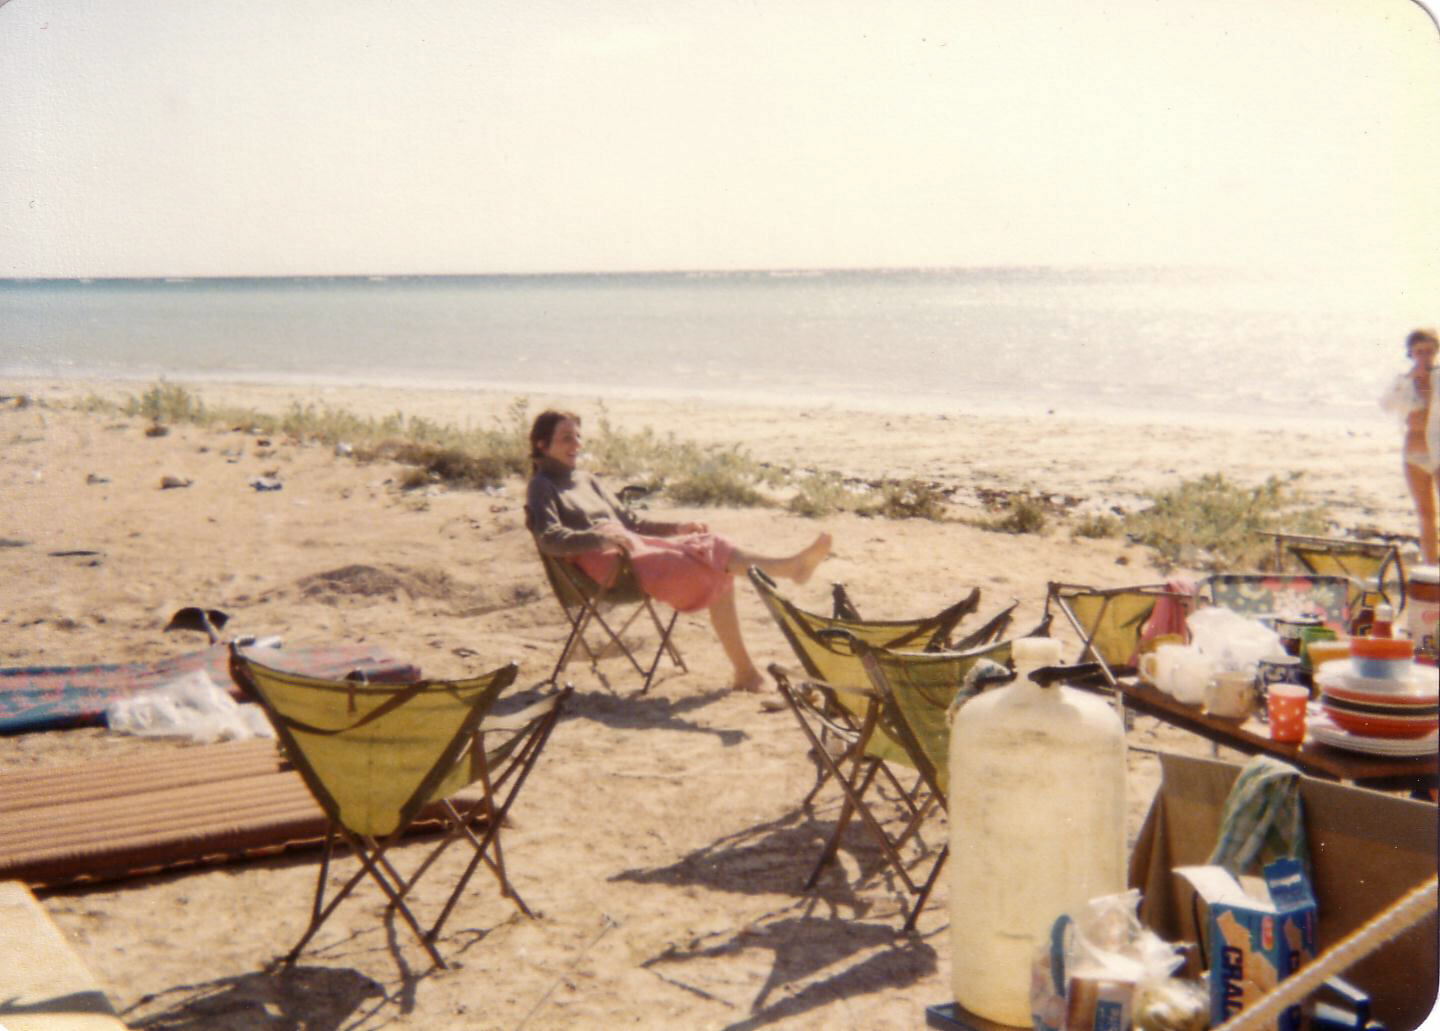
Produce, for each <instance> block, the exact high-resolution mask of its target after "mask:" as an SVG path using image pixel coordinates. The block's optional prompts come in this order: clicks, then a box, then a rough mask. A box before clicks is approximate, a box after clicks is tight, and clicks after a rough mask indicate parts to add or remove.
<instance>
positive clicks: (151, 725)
mask: <svg viewBox="0 0 1440 1031" xmlns="http://www.w3.org/2000/svg"><path fill="white" fill-rule="evenodd" d="M105 722H106V724H107V725H108V726H109V727H110V729H111V730H113V731H115V732H116V733H119V734H135V735H138V736H141V737H188V738H190V740H192V741H195V742H197V743H199V744H211V743H213V742H216V741H243V740H245V739H246V738H252V737H274V736H275V730H274V728H272V727H271V726H270V721H269V720H267V719H266V718H265V713H264V712H262V711H261V709H260V707H259V706H258V705H241V704H239V703H238V702H236V701H235V699H233V698H231V697H230V695H229V694H227V693H226V692H225V691H223V690H222V689H221V688H219V687H217V686H216V684H215V682H214V681H212V680H211V679H210V677H209V676H208V675H207V674H206V673H205V671H204V670H196V671H195V672H193V673H187V674H185V676H183V677H180V678H178V679H176V680H172V681H170V683H168V684H164V685H162V686H160V687H157V688H155V689H154V690H152V691H142V692H140V693H139V694H136V695H134V696H132V697H130V698H122V699H120V700H119V701H116V702H112V703H111V704H110V705H109V706H107V707H106V709H105Z"/></svg>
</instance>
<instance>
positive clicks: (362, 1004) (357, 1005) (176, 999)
mask: <svg viewBox="0 0 1440 1031" xmlns="http://www.w3.org/2000/svg"><path fill="white" fill-rule="evenodd" d="M383 926H384V935H385V942H384V944H379V943H376V944H373V945H371V944H366V943H365V942H364V939H368V938H371V937H373V936H374V935H375V934H376V933H377V929H376V928H375V927H373V926H371V927H367V928H366V929H365V930H363V931H356V932H353V933H351V934H350V935H348V936H346V937H345V938H343V939H340V940H337V941H331V942H326V943H324V944H322V945H321V946H320V947H319V948H315V949H312V950H311V955H312V956H314V957H315V958H316V959H321V960H324V959H326V958H327V957H328V958H329V959H330V961H332V962H334V963H337V964H339V963H344V962H346V961H347V958H350V959H351V961H353V957H354V956H355V955H356V954H357V952H364V951H369V952H381V951H383V952H386V953H388V954H389V956H390V958H391V959H392V960H393V962H394V964H395V966H396V968H397V970H398V972H399V976H398V979H397V980H398V984H397V985H396V987H395V988H394V989H393V990H389V991H387V989H386V988H385V987H384V986H382V985H381V984H380V983H378V982H377V981H375V980H374V979H373V978H370V977H367V976H365V975H364V974H362V973H360V972H359V971H358V970H355V969H353V968H350V967H344V966H338V965H337V966H304V965H296V966H292V967H286V966H284V965H283V963H282V957H280V956H277V957H276V958H275V959H274V960H272V961H271V962H270V963H269V964H268V965H267V966H266V968H265V969H264V970H257V971H255V972H253V973H249V974H241V975H239V976H236V977H221V978H217V979H215V980H214V981H207V982H202V983H200V984H187V985H176V986H175V987H173V988H170V989H167V990H166V991H164V992H160V993H157V994H155V995H149V996H146V997H145V998H143V999H141V1000H140V1001H139V1002H138V1003H136V1004H135V1005H134V1006H132V1007H131V1008H130V1009H129V1010H127V1011H126V1012H124V1013H121V1014H120V1017H121V1019H122V1020H125V1021H126V1024H127V1026H128V1027H130V1028H133V1029H134V1031H242V1029H243V1031H248V1029H250V1028H257V1027H303V1028H305V1029H306V1031H342V1029H343V1031H361V1029H365V1031H375V1029H378V1028H382V1027H385V1026H386V1025H388V1024H391V1023H393V1022H395V1021H396V1020H400V1019H402V1018H404V1017H405V1016H406V1015H408V1014H411V1013H413V1012H414V1010H415V1007H416V1001H417V989H418V987H419V985H420V982H422V981H424V980H425V979H426V978H427V977H430V976H433V975H434V974H436V973H438V972H439V971H437V969H436V968H434V967H431V966H430V965H429V964H428V963H422V964H421V966H420V969H419V972H418V973H417V972H416V970H415V969H412V967H411V966H410V964H409V963H408V962H407V961H406V958H405V954H404V950H403V948H402V945H401V942H402V940H403V941H405V942H406V945H407V946H408V945H409V939H408V938H405V936H404V935H402V934H401V933H400V932H401V930H402V929H401V928H399V927H398V926H397V924H396V920H395V911H394V908H393V907H392V908H391V909H390V910H388V911H387V912H386V914H385V918H384V920H383ZM488 933H489V929H484V930H480V929H460V928H456V929H454V930H451V931H450V932H449V933H448V934H447V935H446V941H447V943H449V944H450V946H451V949H452V951H453V952H454V953H455V955H457V956H459V955H463V954H464V953H465V952H466V951H468V950H469V949H470V948H472V947H473V946H475V945H477V944H478V943H479V942H480V941H481V940H483V939H484V938H485V936H486V935H487V934H488ZM457 942H458V943H459V944H458V947H457V945H456V943H457ZM157 1005H162V1006H164V1007H165V1008H164V1009H162V1010H159V1011H158V1012H156V1011H155V1007H156V1006H157ZM142 1009H143V1010H144V1011H145V1012H146V1014H147V1015H145V1016H143V1017H136V1016H134V1015H133V1013H134V1011H136V1010H142Z"/></svg>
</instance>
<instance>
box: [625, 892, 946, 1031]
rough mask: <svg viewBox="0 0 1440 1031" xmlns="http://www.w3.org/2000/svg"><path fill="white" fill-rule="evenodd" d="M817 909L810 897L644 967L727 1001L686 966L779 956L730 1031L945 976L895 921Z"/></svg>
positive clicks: (929, 950) (926, 948)
mask: <svg viewBox="0 0 1440 1031" xmlns="http://www.w3.org/2000/svg"><path fill="white" fill-rule="evenodd" d="M816 904H817V900H816V899H814V898H809V899H806V900H804V901H803V902H799V903H796V904H794V905H792V906H787V907H786V908H785V909H784V910H781V911H780V912H778V913H773V914H770V915H769V916H767V917H765V918H762V919H761V920H759V921H756V922H753V923H750V924H747V925H746V926H745V927H741V928H737V929H734V930H732V931H726V932H723V933H720V934H714V935H709V936H707V937H705V938H701V939H699V940H697V941H695V942H692V943H691V944H690V945H688V946H686V947H676V946H671V947H669V948H667V949H665V950H664V951H662V952H661V953H659V954H658V955H656V956H654V957H652V958H650V959H648V960H645V961H644V962H643V963H641V964H640V966H641V967H642V968H643V969H645V970H648V971H650V972H651V973H653V974H655V975H656V976H657V977H659V978H661V979H662V980H664V981H665V982H666V983H668V984H671V985H673V986H674V987H677V988H680V989H682V990H684V991H688V992H691V993H693V994H695V995H698V996H700V997H702V998H706V999H710V1000H712V1001H720V1002H726V1001H727V1000H725V999H723V998H720V997H719V996H717V995H715V994H712V993H710V992H708V991H706V990H705V988H704V987H702V986H701V985H697V984H694V983H689V982H688V981H687V977H689V978H690V979H691V980H700V978H697V977H695V974H699V973H701V971H699V970H696V971H695V974H690V973H687V970H686V968H685V967H684V966H683V965H684V964H691V963H704V961H706V960H710V959H720V958H727V957H735V956H738V955H740V954H742V953H744V952H747V951H751V950H757V949H767V950H769V951H770V952H772V953H773V959H772V961H771V963H770V971H769V973H768V975H767V976H766V978H765V982H764V984H762V985H761V986H760V989H759V990H758V991H757V992H756V993H755V996H754V998H753V999H752V1000H751V1002H750V1013H749V1015H748V1016H746V1017H743V1018H741V1019H739V1020H736V1021H733V1022H732V1023H729V1024H727V1025H725V1027H726V1031H741V1029H745V1028H759V1027H764V1026H765V1025H767V1024H772V1023H775V1022H776V1021H780V1020H788V1019H791V1018H794V1017H796V1016H799V1015H800V1014H803V1013H806V1012H808V1011H810V1010H814V1009H818V1008H820V1007H824V1006H829V1005H832V1004H834V1003H835V1002H837V1001H839V1000H841V999H846V998H850V997H853V996H860V995H867V994H870V993H872V992H876V991H879V990H881V989H885V988H903V987H904V986H906V985H909V984H914V983H916V982H918V981H921V980H923V979H924V978H926V977H929V976H930V975H931V974H933V973H934V972H935V971H936V969H938V966H939V959H938V955H937V953H936V951H935V948H934V947H933V946H932V945H930V944H929V943H928V942H925V941H923V940H920V939H919V938H916V937H913V936H901V935H899V934H897V933H896V931H895V927H894V925H893V921H886V922H885V923H878V924H877V923H865V922H861V921H857V920H853V919H848V918H845V917H838V916H834V915H832V916H829V917H816V916H812V915H811V913H810V912H809V911H810V910H811V909H813V908H814V906H815V905H816ZM847 961H850V962H847ZM832 968H838V969H834V972H833V973H831V974H830V975H829V976H827V977H824V978H821V979H820V980H813V981H809V983H807V984H805V985H804V987H802V988H800V989H799V990H798V991H796V992H794V993H793V994H786V995H785V996H784V997H783V998H781V999H780V1000H778V1001H775V1002H771V1001H770V996H771V995H772V994H774V993H775V992H776V991H778V990H781V989H784V988H785V987H786V986H788V985H793V984H797V983H800V982H805V981H807V980H808V979H810V978H812V977H814V976H815V975H816V974H818V973H820V972H821V971H824V970H827V969H832ZM725 983H726V985H727V986H728V985H730V984H733V980H731V978H729V977H727V978H726V979H725Z"/></svg>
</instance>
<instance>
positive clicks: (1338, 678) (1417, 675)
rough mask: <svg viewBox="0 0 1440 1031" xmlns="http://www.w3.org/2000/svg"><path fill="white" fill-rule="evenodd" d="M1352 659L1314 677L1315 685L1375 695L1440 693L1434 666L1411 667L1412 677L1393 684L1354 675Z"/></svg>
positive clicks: (1338, 661) (1325, 668) (1329, 665)
mask: <svg viewBox="0 0 1440 1031" xmlns="http://www.w3.org/2000/svg"><path fill="white" fill-rule="evenodd" d="M1353 661H1354V660H1352V659H1335V660H1333V661H1331V662H1327V663H1325V664H1324V665H1323V666H1321V667H1320V672H1318V673H1316V674H1315V683H1317V684H1319V685H1320V686H1321V687H1324V686H1325V685H1326V684H1334V685H1335V686H1336V687H1342V688H1348V689H1349V690H1351V691H1368V692H1372V693H1375V694H1423V695H1433V694H1436V693H1440V673H1437V671H1436V669H1435V667H1433V666H1422V665H1420V664H1419V663H1418V662H1416V663H1411V665H1410V676H1409V677H1407V678H1405V679H1403V680H1400V679H1397V680H1390V679H1387V678H1381V677H1362V676H1361V675H1360V674H1359V673H1356V672H1355V667H1354V665H1353Z"/></svg>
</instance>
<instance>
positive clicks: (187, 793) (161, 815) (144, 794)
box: [0, 740, 483, 888]
mask: <svg viewBox="0 0 1440 1031" xmlns="http://www.w3.org/2000/svg"><path fill="white" fill-rule="evenodd" d="M476 791H483V789H480V788H474V789H470V792H469V793H467V792H462V793H461V794H460V796H458V797H460V798H461V799H467V798H468V797H469V795H470V794H473V793H474V792H476ZM430 808H432V809H436V810H437V812H436V813H435V814H434V815H433V816H432V817H431V818H430V819H429V820H428V821H426V820H424V819H422V820H421V821H417V823H416V824H414V825H412V828H411V829H412V830H413V831H417V832H423V831H429V830H436V829H439V828H440V826H441V820H440V819H439V816H438V805H437V806H432V807H430ZM422 817H423V813H422ZM324 836H325V814H324V813H323V812H322V811H321V809H320V806H319V805H318V804H317V803H316V802H315V800H314V798H313V797H312V796H311V794H310V791H309V789H307V788H306V787H305V784H304V782H303V781H302V780H301V779H300V775H299V774H298V773H296V772H295V770H294V769H293V768H291V766H290V765H289V763H288V762H286V761H285V760H284V759H283V757H282V756H281V754H280V752H279V750H278V749H277V747H276V744H275V742H274V741H271V740H249V741H229V742H226V743H224V744H218V745H190V746H185V747H161V746H156V747H155V748H154V749H153V750H152V749H146V750H144V751H143V752H142V753H140V754H132V755H129V756H126V757H123V758H117V759H97V760H91V761H89V762H84V763H75V764H69V765H63V766H43V767H36V768H35V769H27V770H19V771H14V772H11V773H6V774H0V880H18V881H24V882H25V883H26V884H27V885H29V886H30V887H31V888H46V887H57V886H61V885H67V884H76V883H87V882H98V881H109V880H116V879H120V878H125V877H135V876H141V875H145V874H150V873H156V872H159V871H162V870H170V869H175V868H180V867H187V866H196V865H200V864H211V863H220V862H234V861H238V860H246V859H251V860H253V859H258V858H263V857H265V856H271V855H274V854H276V853H278V852H281V851H285V850H287V849H296V848H308V847H314V846H317V845H319V844H320V843H321V842H322V841H323V840H324Z"/></svg>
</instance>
